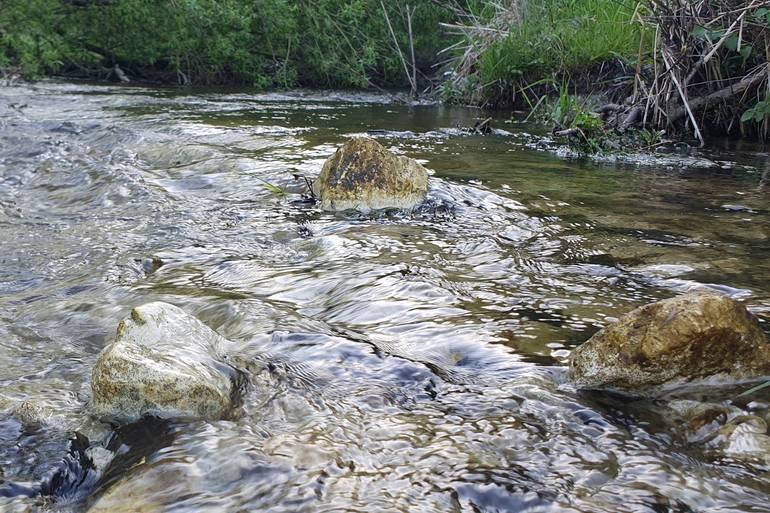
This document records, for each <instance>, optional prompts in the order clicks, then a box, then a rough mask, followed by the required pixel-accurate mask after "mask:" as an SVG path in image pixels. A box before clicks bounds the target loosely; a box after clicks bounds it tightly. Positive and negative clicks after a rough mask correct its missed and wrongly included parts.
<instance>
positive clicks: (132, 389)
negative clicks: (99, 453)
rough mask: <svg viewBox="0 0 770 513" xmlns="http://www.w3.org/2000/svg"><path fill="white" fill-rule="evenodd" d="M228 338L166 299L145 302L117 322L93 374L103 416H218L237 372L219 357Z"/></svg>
mask: <svg viewBox="0 0 770 513" xmlns="http://www.w3.org/2000/svg"><path fill="white" fill-rule="evenodd" d="M226 344H227V340H226V339H224V338H222V337H221V336H219V335H218V334H217V333H215V332H214V331H213V330H211V329H210V328H208V327H207V326H206V325H204V324H203V323H201V322H200V321H199V320H198V319H196V318H194V317H192V316H190V315H188V314H187V313H185V312H184V311H183V310H182V309H180V308H178V307H176V306H173V305H170V304H167V303H161V302H156V303H148V304H145V305H142V306H139V307H137V308H134V309H133V310H132V311H131V316H130V318H127V319H124V320H122V321H120V324H119V325H118V332H117V336H116V338H115V341H114V342H112V343H111V344H109V345H108V346H107V347H105V348H104V350H102V352H101V353H100V354H99V357H98V359H97V361H96V365H95V366H94V369H93V372H92V377H91V389H92V398H91V407H92V410H93V412H94V413H95V414H96V415H97V416H99V417H102V418H107V419H109V420H116V421H119V422H130V421H134V420H137V419H139V418H140V417H142V416H144V415H153V416H156V417H161V418H171V417H182V418H221V417H223V416H225V415H226V414H227V413H228V412H229V411H230V410H231V408H232V405H233V404H232V403H233V399H234V397H235V396H236V394H237V393H238V389H239V387H238V380H239V375H238V372H237V371H235V370H234V369H233V368H232V367H230V366H229V365H227V364H226V363H225V362H224V358H223V357H222V356H221V355H222V351H223V349H224V346H226Z"/></svg>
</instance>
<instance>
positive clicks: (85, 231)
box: [0, 83, 770, 513]
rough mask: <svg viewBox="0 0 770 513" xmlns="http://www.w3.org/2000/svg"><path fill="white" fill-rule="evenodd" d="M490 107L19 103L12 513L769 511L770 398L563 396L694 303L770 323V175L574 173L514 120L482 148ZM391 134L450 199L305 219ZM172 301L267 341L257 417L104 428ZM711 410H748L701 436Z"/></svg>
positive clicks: (605, 169) (90, 90)
mask: <svg viewBox="0 0 770 513" xmlns="http://www.w3.org/2000/svg"><path fill="white" fill-rule="evenodd" d="M477 115H479V113H478V112H477V111H474V110H469V109H461V108H449V107H443V106H438V105H402V104H395V103H392V102H391V101H390V99H389V98H387V97H383V96H379V95H368V94H338V93H320V92H303V91H299V92H291V93H285V94H277V93H272V94H252V93H243V92H237V91H236V92H228V91H224V92H223V91H219V92H217V91H188V90H154V89H144V88H133V87H114V86H104V85H86V84H75V85H73V84H60V83H41V84H36V85H23V86H18V87H4V88H0V511H3V512H6V511H7V512H32V511H42V512H73V513H75V512H84V511H90V512H93V513H98V512H121V511H122V512H129V511H130V512H137V511H138V512H142V513H147V512H175V513H176V512H179V513H181V512H194V511H229V512H241V511H243V512H246V511H277V512H279V511H287V512H297V511H308V512H322V511H335V512H337V511H365V512H367V513H373V512H376V511H384V512H385V511H387V512H392V511H405V512H407V511H408V512H417V511H421V512H422V511H425V512H450V511H457V512H460V511H469V512H522V511H527V512H557V511H558V512H650V513H658V512H682V513H684V512H696V511H697V512H700V511H708V512H728V511H730V512H738V511H740V512H766V511H770V505H769V504H770V436H769V435H768V428H767V423H768V422H770V416H769V415H768V414H769V413H770V409H769V408H768V406H769V404H770V403H768V401H769V400H770V394H767V393H764V392H761V393H757V394H755V395H753V396H750V397H748V398H746V399H745V400H742V399H741V400H738V399H734V398H735V396H736V395H737V393H738V392H740V391H741V388H740V387H739V388H737V390H735V391H732V392H728V393H726V394H725V393H722V395H719V396H717V397H711V396H708V397H703V396H698V397H695V396H694V392H693V393H691V394H689V395H688V394H684V395H680V396H677V397H670V398H666V399H661V400H655V401H649V400H647V401H643V400H629V399H626V398H618V397H613V396H608V395H602V394H588V393H581V392H578V391H576V390H574V389H573V388H571V387H570V386H569V384H568V383H566V382H565V371H566V368H565V362H566V360H567V357H568V355H569V352H570V350H571V348H573V347H575V346H576V345H578V344H580V343H582V342H584V341H585V340H586V339H588V338H589V337H590V336H591V334H593V333H594V332H596V331H597V330H598V329H600V328H601V327H602V326H604V325H606V324H607V323H608V322H610V321H612V320H613V319H614V318H617V317H618V316H620V315H622V314H623V313H625V312H627V311H629V310H631V309H633V308H634V307H636V306H639V305H642V304H645V303H647V302H650V301H653V300H657V299H662V298H666V297H671V296H673V295H675V294H678V293H681V292H684V291H688V290H693V289H698V288H703V287H708V288H711V289H715V290H718V291H720V292H722V293H724V294H728V295H730V296H732V297H735V298H738V299H743V300H745V301H746V303H747V305H748V306H749V307H750V309H751V310H752V311H753V312H754V313H755V314H756V315H757V316H758V317H759V318H760V320H761V321H762V322H763V327H765V329H766V331H767V319H769V318H770V280H769V279H768V277H770V259H768V258H767V256H768V250H770V209H769V208H768V205H769V204H770V203H768V195H769V193H770V178H768V172H769V170H770V160H768V157H767V154H766V153H762V152H761V151H759V150H758V149H757V148H754V147H752V146H750V145H747V146H738V145H737V143H731V142H724V143H719V144H716V145H715V147H716V148H717V149H716V150H712V153H704V154H699V155H698V156H697V158H693V157H692V156H691V157H687V158H685V157H681V158H678V157H674V158H671V157H668V158H667V159H660V160H653V159H647V160H645V158H639V159H631V160H629V161H627V162H625V163H624V162H620V163H618V162H607V161H595V160H585V159H574V158H565V157H563V156H559V152H553V151H551V149H553V148H551V147H550V146H549V144H550V143H549V142H548V141H547V139H543V138H541V137H538V136H535V135H532V134H531V133H529V132H528V130H534V129H533V128H532V127H528V126H526V125H517V124H507V123H505V122H504V119H503V118H500V119H498V120H497V121H496V124H495V126H497V127H498V128H500V129H505V130H498V131H497V132H496V133H495V134H493V135H490V136H468V135H463V134H462V132H461V131H460V130H458V127H462V126H472V125H473V121H474V119H475V117H476V116H477ZM368 131H371V132H370V134H371V135H373V136H375V137H377V138H378V140H379V141H380V142H381V143H383V144H384V145H385V146H386V147H390V148H391V149H392V150H394V151H396V152H398V153H402V154H405V155H409V156H411V157H414V158H417V159H419V160H420V161H421V162H423V163H424V164H425V165H426V167H428V168H429V169H431V170H432V171H433V172H434V174H433V176H432V177H431V188H430V192H429V201H428V203H427V204H426V205H425V206H424V207H423V208H421V209H419V210H417V211H415V212H412V213H404V212H371V213H359V212H345V213H329V212H323V211H320V210H318V209H317V208H315V206H314V205H312V204H310V203H307V202H303V201H301V195H302V193H303V192H304V190H305V185H304V181H303V180H302V179H299V180H297V179H295V178H294V177H293V175H294V174H297V175H305V176H308V177H311V178H312V177H314V176H316V175H317V173H318V172H319V171H320V168H321V165H322V163H323V161H324V160H325V159H326V158H327V157H328V156H329V155H331V154H332V153H333V151H334V149H335V148H336V146H337V145H338V144H340V143H341V142H343V141H344V140H345V139H346V138H347V137H349V136H351V135H354V134H363V133H367V132H368ZM266 184H271V185H273V186H276V187H280V188H281V189H283V190H284V191H285V192H286V194H285V195H283V196H281V195H277V194H275V192H274V191H271V189H274V188H271V187H269V186H266ZM156 300H160V301H166V302H168V303H172V304H174V305H177V306H179V307H181V308H183V309H184V310H185V311H187V312H188V313H190V314H192V315H195V316H196V317H197V318H199V319H200V320H201V321H203V322H204V323H205V324H207V325H208V326H210V327H211V328H213V329H214V330H216V331H217V332H218V333H219V334H221V335H222V336H224V337H226V338H228V339H230V340H232V341H234V342H235V343H236V344H237V345H238V347H240V348H241V349H239V354H238V355H237V356H238V358H239V359H240V361H242V362H247V365H246V367H247V373H248V386H247V387H246V388H245V391H244V397H243V404H242V406H241V407H240V408H239V410H238V412H237V414H236V415H235V416H234V418H231V419H228V420H222V421H215V422H211V421H185V422H182V421H159V420H157V419H146V420H144V421H140V422H139V423H137V424H133V425H129V426H123V427H120V428H113V427H111V426H108V425H105V424H102V423H100V422H99V421H98V420H96V419H94V418H91V417H90V416H89V412H88V406H87V405H88V400H89V394H90V384H89V380H90V372H91V368H92V366H93V364H94V361H95V359H96V356H97V354H98V353H99V351H100V350H101V349H102V347H104V346H105V345H106V344H107V343H109V342H110V341H111V340H112V338H113V336H114V333H115V329H116V326H117V323H118V322H119V320H120V319H122V318H123V317H125V316H126V315H128V313H129V311H130V309H131V308H132V307H134V306H137V305H140V304H142V303H145V302H149V301H156ZM248 362H253V365H250V364H248ZM744 388H745V387H744ZM703 404H706V405H712V406H710V407H711V408H712V410H713V411H716V410H719V411H721V412H722V413H723V414H720V415H713V416H707V418H706V417H704V418H705V420H703V422H702V424H699V423H698V424H695V425H694V424H693V419H692V418H689V417H686V415H684V414H683V413H682V412H683V411H685V410H686V409H687V408H690V407H693V405H695V406H696V407H698V408H702V407H703ZM688 419H689V420H688ZM688 422H689V423H688Z"/></svg>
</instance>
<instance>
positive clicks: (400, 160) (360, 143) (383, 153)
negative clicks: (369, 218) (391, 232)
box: [313, 137, 428, 210]
mask: <svg viewBox="0 0 770 513" xmlns="http://www.w3.org/2000/svg"><path fill="white" fill-rule="evenodd" d="M313 192H314V193H315V195H316V197H317V198H318V199H319V200H320V203H321V208H323V209H326V210H348V209H358V210H375V209H382V208H402V209H412V208H414V207H415V206H417V205H418V204H419V203H421V202H422V201H424V200H425V196H426V195H427V193H428V171H427V170H426V169H425V168H424V167H423V166H422V165H420V164H419V163H418V162H417V161H415V160H414V159H411V158H409V157H404V156H399V155H394V154H393V153H391V152H390V151H388V150H387V149H385V148H384V147H383V146H382V145H381V144H380V143H378V142H377V141H375V140H374V139H369V138H365V137H356V138H353V139H351V140H349V141H348V142H346V143H345V144H343V145H342V146H341V147H340V148H338V149H337V152H336V153H335V154H334V155H332V156H331V157H330V158H329V159H328V160H327V161H326V163H324V166H323V168H322V169H321V174H320V176H319V177H318V179H317V180H316V182H315V183H314V184H313Z"/></svg>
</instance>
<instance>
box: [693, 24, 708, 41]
mask: <svg viewBox="0 0 770 513" xmlns="http://www.w3.org/2000/svg"><path fill="white" fill-rule="evenodd" d="M708 34H709V31H708V29H706V27H701V26H700V25H695V27H693V29H692V35H693V36H695V37H697V38H700V39H710V38H709V35H708Z"/></svg>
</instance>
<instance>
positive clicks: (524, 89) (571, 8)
mask: <svg viewBox="0 0 770 513" xmlns="http://www.w3.org/2000/svg"><path fill="white" fill-rule="evenodd" d="M636 5H637V3H636V1H632V0H531V1H529V2H522V1H516V0H509V2H507V4H505V5H504V6H501V5H500V4H495V3H492V2H483V1H482V2H476V3H475V5H473V6H472V8H471V9H470V10H468V11H466V12H464V13H463V14H462V15H461V17H462V18H464V19H465V20H466V23H465V24H464V25H462V26H460V27H459V28H460V30H459V32H460V33H461V34H462V35H463V36H464V37H465V43H466V47H465V53H464V55H463V60H462V61H461V62H460V63H459V65H458V67H457V70H456V74H455V76H454V77H453V79H452V80H451V81H450V82H449V84H448V86H446V87H445V88H444V91H445V93H446V94H447V96H448V97H449V98H450V99H455V100H457V99H459V98H463V99H465V100H466V101H472V102H475V103H489V104H493V105H498V106H499V105H512V104H513V105H515V104H518V105H522V104H523V103H526V104H529V106H530V107H531V106H532V101H533V99H534V97H535V96H536V95H535V94H533V93H535V92H537V93H542V92H544V91H549V92H554V91H557V90H558V88H557V86H558V85H559V84H560V83H561V82H562V81H563V80H564V79H565V78H568V77H572V78H573V79H574V80H579V79H582V82H584V83H587V82H589V79H590V78H591V77H592V76H594V75H595V74H597V73H600V72H601V71H602V69H601V68H602V66H603V65H604V66H605V68H606V69H607V70H609V71H612V74H613V75H617V71H616V69H614V68H617V67H620V68H621V69H622V71H624V72H626V74H627V75H631V76H632V75H633V64H634V63H635V61H636V59H637V56H638V54H639V45H640V37H641V28H640V24H639V22H638V21H636V20H635V19H634V12H635V7H636ZM608 63H614V68H613V69H611V70H610V68H607V67H606V65H607V64H608ZM631 78H632V77H631Z"/></svg>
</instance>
